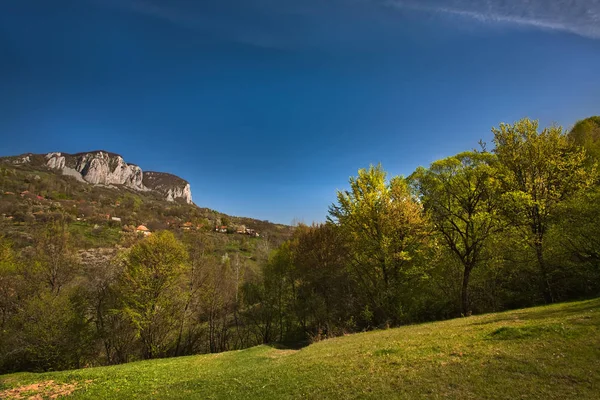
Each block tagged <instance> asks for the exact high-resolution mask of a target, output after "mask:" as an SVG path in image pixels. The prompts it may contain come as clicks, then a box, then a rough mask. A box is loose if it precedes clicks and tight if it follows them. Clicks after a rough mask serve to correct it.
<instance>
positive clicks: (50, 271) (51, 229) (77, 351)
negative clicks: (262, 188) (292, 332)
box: [0, 220, 269, 373]
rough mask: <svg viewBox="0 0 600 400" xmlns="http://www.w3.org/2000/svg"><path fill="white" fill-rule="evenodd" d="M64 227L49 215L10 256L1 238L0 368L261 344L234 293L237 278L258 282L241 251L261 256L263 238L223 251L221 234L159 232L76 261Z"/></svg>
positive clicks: (64, 365)
mask: <svg viewBox="0 0 600 400" xmlns="http://www.w3.org/2000/svg"><path fill="white" fill-rule="evenodd" d="M67 227H68V225H67V224H66V223H65V221H64V220H59V221H55V222H54V223H52V224H50V225H48V226H46V227H45V228H44V229H43V230H42V231H40V232H39V233H38V235H37V236H36V242H35V244H34V245H33V246H31V247H28V248H25V249H22V250H21V251H20V252H18V253H17V251H15V248H14V245H13V244H12V243H11V242H10V241H9V240H8V239H6V238H0V373H6V372H12V371H47V370H59V369H70V368H82V367H86V366H95V365H109V364H119V363H125V362H129V361H134V360H141V359H151V358H159V357H170V356H181V355H189V354H198V353H214V352H221V351H225V350H230V349H240V348H244V347H249V346H252V345H255V344H257V343H261V342H262V335H261V333H260V332H259V331H255V330H253V327H252V326H250V327H248V326H245V325H244V324H245V321H246V319H245V317H244V315H243V310H241V306H242V304H243V303H242V295H241V290H242V285H243V282H246V281H252V280H254V281H257V280H259V274H258V273H257V271H256V269H255V267H254V265H255V262H254V260H251V259H249V258H248V256H246V254H252V258H254V257H258V259H259V261H260V260H263V262H265V261H266V259H267V257H268V252H269V248H268V246H269V242H268V241H267V240H264V239H254V240H253V243H250V241H248V240H241V241H240V243H241V244H240V245H241V246H244V243H245V244H246V245H247V246H250V245H253V248H250V247H248V248H243V247H240V248H237V247H236V248H233V247H232V249H231V251H230V252H224V251H223V249H222V247H223V244H222V243H221V241H220V239H222V238H221V237H222V236H223V235H218V234H210V233H206V232H202V231H190V232H184V233H182V234H181V236H180V238H177V237H176V235H175V234H174V233H173V232H171V231H160V232H157V233H155V234H152V235H151V236H149V237H146V238H142V237H138V238H137V240H134V241H133V244H132V245H131V247H129V248H126V249H122V250H120V251H116V249H115V251H112V252H110V251H106V250H110V249H101V250H100V251H99V252H97V253H98V254H96V256H95V257H87V258H86V259H85V260H82V257H81V256H80V254H79V253H78V252H77V251H76V248H75V247H74V246H73V241H72V238H71V235H70V234H69V232H68V229H67ZM242 239H244V238H242ZM254 247H255V248H254ZM251 251H252V252H251ZM86 252H90V251H86ZM250 252H251V253H250Z"/></svg>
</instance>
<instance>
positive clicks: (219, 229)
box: [215, 226, 227, 233]
mask: <svg viewBox="0 0 600 400" xmlns="http://www.w3.org/2000/svg"><path fill="white" fill-rule="evenodd" d="M215 232H219V233H227V227H226V226H217V227H216V228H215Z"/></svg>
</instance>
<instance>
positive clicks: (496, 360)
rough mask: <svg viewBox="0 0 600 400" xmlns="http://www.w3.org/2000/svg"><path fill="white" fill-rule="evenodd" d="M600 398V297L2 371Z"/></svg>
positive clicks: (115, 384)
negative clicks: (291, 339)
mask: <svg viewBox="0 0 600 400" xmlns="http://www.w3.org/2000/svg"><path fill="white" fill-rule="evenodd" d="M56 395H60V396H65V397H70V398H75V399H79V398H81V399H100V398H101V399H130V398H148V399H188V398H192V399H245V400H249V399H270V398H275V399H279V398H282V399H296V398H309V399H322V398H332V399H363V398H377V399H390V398H399V399H420V398H428V399H437V398H439V399H442V398H451V399H599V398H600V299H595V300H589V301H583V302H574V303H564V304H556V305H552V306H546V307H537V308H530V309H523V310H517V311H509V312H504V313H497V314H488V315H482V316H473V317H469V318H461V319H455V320H450V321H444V322H436V323H427V324H420V325H412V326H406V327H401V328H396V329H389V330H383V331H374V332H367V333H360V334H354V335H349V336H345V337H339V338H335V339H330V340H325V341H322V342H319V343H315V344H312V345H311V346H308V347H306V348H303V349H301V350H281V349H276V348H273V347H268V346H259V347H254V348H251V349H247V350H241V351H232V352H227V353H221V354H210V355H200V356H190V357H181V358H171V359H161V360H152V361H142V362H135V363H130V364H124V365H118V366H112V367H101V368H89V369H82V370H75V371H64V372H53V373H42V374H33V373H19V374H12V375H4V376H0V398H30V397H31V396H38V397H35V398H51V396H56Z"/></svg>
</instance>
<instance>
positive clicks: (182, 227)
mask: <svg viewBox="0 0 600 400" xmlns="http://www.w3.org/2000/svg"><path fill="white" fill-rule="evenodd" d="M193 227H194V224H192V223H191V222H186V223H185V224H183V225H181V229H183V230H186V231H189V230H190V229H192V228H193Z"/></svg>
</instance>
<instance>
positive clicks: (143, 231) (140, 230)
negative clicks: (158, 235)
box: [135, 225, 152, 236]
mask: <svg viewBox="0 0 600 400" xmlns="http://www.w3.org/2000/svg"><path fill="white" fill-rule="evenodd" d="M135 231H136V232H137V233H141V234H143V235H144V236H150V235H152V232H150V229H148V228H146V227H145V226H144V225H140V226H138V227H137V228H136V229H135Z"/></svg>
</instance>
